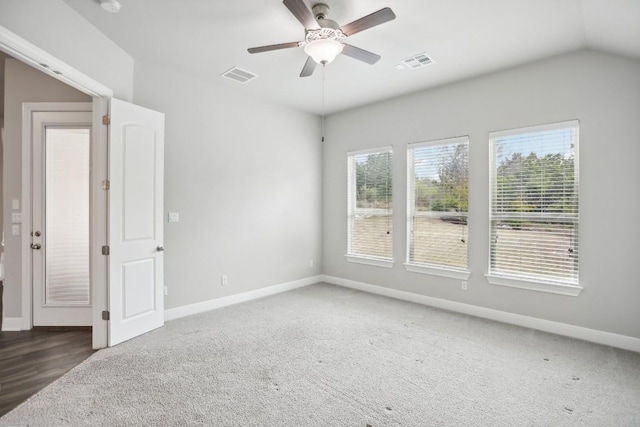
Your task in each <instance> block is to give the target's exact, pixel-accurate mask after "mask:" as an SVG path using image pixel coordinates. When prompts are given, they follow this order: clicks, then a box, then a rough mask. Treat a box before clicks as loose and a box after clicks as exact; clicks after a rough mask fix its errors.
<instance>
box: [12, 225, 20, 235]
mask: <svg viewBox="0 0 640 427" xmlns="http://www.w3.org/2000/svg"><path fill="white" fill-rule="evenodd" d="M11 235H12V236H19V235H20V226H19V225H18V224H13V225H12V226H11Z"/></svg>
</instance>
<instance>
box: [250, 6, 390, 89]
mask: <svg viewBox="0 0 640 427" xmlns="http://www.w3.org/2000/svg"><path fill="white" fill-rule="evenodd" d="M283 3H284V5H285V6H286V7H287V9H289V11H290V12H291V13H292V14H293V16H295V17H296V19H297V20H298V21H300V23H301V24H302V25H303V26H304V28H305V38H304V41H301V42H290V43H281V44H272V45H269V46H261V47H252V48H250V49H248V51H249V53H260V52H268V51H270V50H279V49H288V48H292V47H304V51H305V53H306V54H307V55H309V57H308V58H307V62H306V63H305V64H304V67H303V68H302V72H301V73H300V77H307V76H310V75H312V74H313V71H314V70H315V68H316V65H317V64H323V65H326V64H328V63H330V62H331V61H333V60H334V59H335V57H336V56H338V55H339V54H340V53H343V54H345V55H347V56H350V57H352V58H354V59H357V60H359V61H363V62H366V63H367V64H375V63H376V62H378V60H379V59H380V55H376V54H375V53H372V52H369V51H367V50H364V49H360V48H358V47H355V46H352V45H350V44H346V43H343V41H344V40H345V39H346V38H348V37H350V36H352V35H354V34H356V33H359V32H360V31H364V30H367V29H369V28H371V27H375V26H376V25H380V24H384V23H385V22H388V21H391V20H393V19H395V18H396V15H395V14H394V13H393V11H392V10H391V9H390V8H388V7H385V8H383V9H380V10H379V11H377V12H373V13H372V14H370V15H367V16H365V17H362V18H360V19H356V20H355V21H353V22H351V23H349V24H347V25H343V26H342V27H340V26H339V25H338V24H337V23H336V22H335V21H333V20H331V19H328V18H327V17H328V15H329V6H327V5H326V4H323V3H318V4H315V5H314V6H313V7H312V8H311V10H309V9H308V8H307V6H305V4H304V2H303V0H284V1H283Z"/></svg>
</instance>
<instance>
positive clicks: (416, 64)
mask: <svg viewBox="0 0 640 427" xmlns="http://www.w3.org/2000/svg"><path fill="white" fill-rule="evenodd" d="M402 63H403V64H405V65H406V66H407V67H409V68H411V69H416V68H420V67H424V66H425V65H429V64H431V63H433V59H431V58H429V57H428V56H427V54H426V53H419V54H417V55H415V56H412V57H410V58H406V59H403V60H402Z"/></svg>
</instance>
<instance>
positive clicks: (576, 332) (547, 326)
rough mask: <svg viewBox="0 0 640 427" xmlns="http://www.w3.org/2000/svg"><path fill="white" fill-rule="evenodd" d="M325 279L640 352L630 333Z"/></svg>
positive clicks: (416, 301)
mask: <svg viewBox="0 0 640 427" xmlns="http://www.w3.org/2000/svg"><path fill="white" fill-rule="evenodd" d="M321 277H322V281H323V282H326V283H331V284H333V285H338V286H343V287H346V288H351V289H357V290H360V291H364V292H369V293H372V294H377V295H383V296H386V297H391V298H396V299H400V300H403V301H409V302H414V303H417V304H422V305H427V306H431V307H437V308H442V309H444V310H449V311H455V312H457V313H462V314H468V315H471V316H476V317H482V318H484V319H490V320H496V321H498V322H503V323H509V324H512V325H518V326H523V327H525V328H531V329H536V330H539V331H544V332H550V333H552V334H558V335H564V336H567V337H571V338H577V339H581V340H585V341H591V342H594V343H597V344H604V345H609V346H611V347H617V348H622V349H625V350H631V351H636V352H640V338H634V337H629V336H626V335H619V334H614V333H611V332H604V331H598V330H596V329H589V328H583V327H581V326H574V325H568V324H566V323H560V322H554V321H551V320H544V319H538V318H535V317H529V316H523V315H521V314H514V313H508V312H506V311H500V310H493V309H491V308H485V307H478V306H475V305H470V304H464V303H460V302H455V301H449V300H444V299H440V298H433V297H428V296H425V295H419V294H414V293H411V292H405V291H400V290H397V289H391V288H385V287H383V286H376V285H370V284H368V283H362V282H356V281H353V280H347V279H342V278H339V277H332V276H321Z"/></svg>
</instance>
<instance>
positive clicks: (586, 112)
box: [323, 51, 640, 338]
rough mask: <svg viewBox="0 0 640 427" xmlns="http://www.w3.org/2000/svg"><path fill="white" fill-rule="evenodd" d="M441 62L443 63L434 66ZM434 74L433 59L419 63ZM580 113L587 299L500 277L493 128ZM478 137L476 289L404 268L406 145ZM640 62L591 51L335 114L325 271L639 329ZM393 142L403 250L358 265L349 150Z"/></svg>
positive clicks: (398, 242) (327, 172)
mask: <svg viewBox="0 0 640 427" xmlns="http://www.w3.org/2000/svg"><path fill="white" fill-rule="evenodd" d="M434 66H437V64H435V65H434ZM412 72H424V73H428V72H429V68H428V67H427V68H425V69H424V70H420V71H412ZM570 119H579V120H580V220H581V223H580V280H581V284H582V285H583V286H584V288H585V289H584V291H583V292H582V293H581V295H580V296H578V297H569V296H561V295H556V294H548V293H541V292H535V291H528V290H521V289H515V288H506V287H500V286H494V285H489V284H488V283H487V281H486V279H485V277H484V274H485V273H486V271H487V262H488V256H489V254H488V246H489V231H488V227H489V217H488V212H489V193H488V191H489V186H488V176H489V172H488V167H489V150H488V145H489V144H488V133H489V132H490V131H495V130H503V129H511V128H517V127H523V126H530V125H537V124H544V123H553V122H558V121H564V120H570ZM460 135H469V137H470V166H469V169H470V170H469V174H470V175H469V177H470V178H469V180H470V184H469V185H470V189H469V191H470V200H469V224H470V225H469V263H470V270H471V277H470V279H469V290H468V291H462V290H461V284H460V281H458V280H453V279H447V278H442V277H436V276H429V275H422V274H417V273H408V272H406V271H405V269H404V266H403V262H405V257H406V255H405V242H406V146H407V143H411V142H418V141H427V140H434V139H440V138H446V137H453V136H460ZM639 138H640V62H639V61H636V60H632V59H626V58H622V57H617V56H612V55H608V54H602V53H597V52H592V51H583V52H578V53H575V54H570V55H565V56H561V57H557V58H553V59H549V60H545V61H541V62H536V63H533V64H529V65H526V66H522V67H518V68H515V69H511V70H506V71H502V72H498V73H495V74H491V75H487V76H483V77H479V78H474V79H471V80H466V81H463V82H460V83H456V84H452V85H448V86H444V87H440V88H436V89H433V90H428V91H424V92H420V93H416V94H412V95H409V96H404V97H401V98H397V99H393V100H389V101H386V102H382V103H379V104H374V105H370V106H367V107H363V108H359V109H355V110H351V111H347V112H344V113H340V114H336V115H334V116H331V117H330V118H329V119H328V121H327V139H326V141H327V142H326V143H325V145H324V154H323V159H324V163H323V188H324V190H323V227H324V229H323V239H324V240H323V260H324V265H323V267H324V268H323V272H324V273H325V274H327V275H329V276H335V277H340V278H344V279H350V280H355V281H360V282H365V283H370V284H374V285H379V286H385V287H389V288H395V289H399V290H403V291H408V292H413V293H417V294H423V295H427V296H431V297H436V298H442V299H447V300H452V301H458V302H463V303H467V304H474V305H477V306H481V307H487V308H492V309H497V310H502V311H506V312H511V313H517V314H522V315H526V316H533V317H537V318H541V319H547V320H552V321H558V322H562V323H567V324H572V325H577V326H583V327H587V328H591V329H596V330H602V331H607V332H613V333H618V334H622V335H627V336H631V337H638V338H640V310H639V309H638V302H639V301H640V279H639V278H638V275H637V267H636V264H637V262H638V260H640V221H639V219H638V211H640V191H639V190H638V183H640V167H638V162H639V161H640V144H639V143H638V141H639ZM390 144H391V145H393V149H394V160H393V161H394V172H393V179H394V214H395V218H394V224H393V229H394V237H393V239H394V242H393V249H394V258H395V260H396V262H395V266H394V267H393V268H392V269H385V268H380V267H373V266H364V265H358V264H352V263H348V262H347V261H346V260H345V258H344V255H345V253H346V244H347V237H346V230H347V218H346V212H347V206H346V202H347V194H346V183H347V176H346V172H347V170H346V152H347V151H351V150H358V149H363V148H369V147H377V146H384V145H390Z"/></svg>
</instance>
